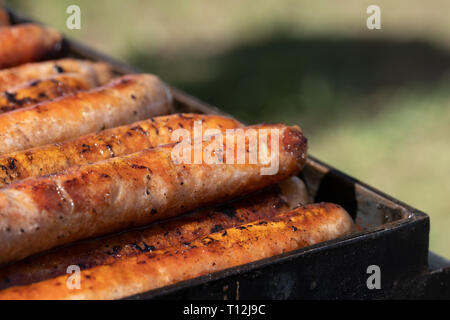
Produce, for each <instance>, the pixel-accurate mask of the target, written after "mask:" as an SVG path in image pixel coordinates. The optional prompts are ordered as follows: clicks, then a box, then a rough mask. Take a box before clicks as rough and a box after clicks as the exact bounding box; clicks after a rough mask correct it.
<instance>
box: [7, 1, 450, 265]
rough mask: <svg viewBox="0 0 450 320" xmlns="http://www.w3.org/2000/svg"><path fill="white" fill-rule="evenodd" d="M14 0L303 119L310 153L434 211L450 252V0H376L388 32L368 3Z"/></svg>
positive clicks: (99, 43) (198, 84)
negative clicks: (369, 24)
mask: <svg viewBox="0 0 450 320" xmlns="http://www.w3.org/2000/svg"><path fill="white" fill-rule="evenodd" d="M7 3H8V4H9V5H11V6H12V7H15V8H17V9H19V10H20V11H22V12H23V13H25V14H27V15H29V16H32V17H34V18H36V19H38V20H41V21H43V22H45V23H47V24H50V25H53V26H55V27H57V28H59V29H61V30H65V33H66V34H67V35H68V36H70V37H74V38H77V39H80V40H82V41H83V42H85V43H88V44H90V45H91V46H93V47H95V48H97V49H99V50H101V51H103V52H105V53H108V54H110V55H112V56H116V57H118V58H120V59H122V60H124V61H127V62H129V63H131V64H133V65H135V66H137V67H140V68H142V69H143V70H147V71H150V72H154V73H156V74H158V75H160V76H161V77H162V78H163V79H164V80H166V81H168V82H169V83H171V84H173V85H175V86H177V87H180V88H181V89H184V90H186V91H187V92H189V93H191V94H193V95H195V96H197V97H199V98H201V99H203V100H205V101H207V102H209V103H212V104H215V105H217V106H219V107H220V108H222V109H224V110H225V111H227V112H229V113H231V114H233V115H235V116H237V117H238V118H240V119H242V120H244V121H246V122H249V123H256V122H263V121H268V122H274V121H283V122H287V123H291V124H294V123H295V124H300V125H301V126H302V127H303V129H304V130H305V132H306V134H307V136H308V137H309V141H310V153H311V154H313V155H315V156H317V157H319V158H320V159H322V160H324V161H326V162H328V163H330V164H332V165H333V166H335V167H337V168H339V169H341V170H343V171H344V172H346V173H349V174H350V175H353V176H355V177H357V178H359V179H360V180H363V181H365V182H367V183H369V184H371V185H373V186H375V187H377V188H379V189H381V190H383V191H385V192H386V193H389V194H391V195H393V196H394V197H397V198H399V199H401V200H403V201H405V202H407V203H409V204H411V205H413V206H415V207H417V208H418V209H421V210H423V211H425V212H427V213H428V214H429V215H430V216H431V249H432V250H434V251H436V252H438V253H440V254H443V255H445V256H447V257H450V247H449V246H448V244H449V237H448V235H447V233H448V230H450V202H449V201H448V200H446V197H447V195H448V194H450V52H449V50H450V19H448V17H447V16H448V12H450V2H448V1H444V0H435V1H427V2H424V1H419V0H413V1H406V0H401V1H395V2H394V1H385V0H383V1H377V2H376V3H377V4H378V5H380V7H381V10H382V29H381V30H377V31H370V30H367V28H366V27H365V19H366V17H367V15H366V13H365V11H366V8H367V6H368V5H369V4H372V2H371V1H357V0H349V1H345V2H331V1H322V0H319V1H311V0H308V1H301V2H300V1H294V0H277V1H272V0H271V1H258V2H256V1H245V2H244V1H236V0H232V1H227V2H219V1H198V0H192V1H182V0H172V1H163V0H158V1H143V0H131V1H127V2H124V1H117V0H97V1H87V0H79V1H70V0H69V1H67V0H58V1H55V0H53V1H52V0H40V1H32V0H14V1H7ZM70 4H78V5H79V6H80V7H81V11H82V29H81V30H76V31H70V30H67V29H66V27H65V19H66V17H67V14H66V13H65V10H66V8H67V6H68V5H70Z"/></svg>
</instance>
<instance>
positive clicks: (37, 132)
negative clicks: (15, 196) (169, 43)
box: [0, 74, 172, 154]
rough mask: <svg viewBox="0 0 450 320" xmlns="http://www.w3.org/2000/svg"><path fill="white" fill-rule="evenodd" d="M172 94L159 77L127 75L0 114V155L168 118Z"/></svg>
mask: <svg viewBox="0 0 450 320" xmlns="http://www.w3.org/2000/svg"><path fill="white" fill-rule="evenodd" d="M171 105H172V100H171V95H170V91H169V89H168V88H167V86H166V85H165V84H163V83H162V82H161V81H160V80H159V79H158V78H157V77H155V76H153V75H148V74H139V75H128V76H124V77H121V78H118V79H116V80H113V81H111V82H110V83H109V84H107V85H105V86H102V87H98V88H95V89H92V90H90V91H83V92H77V93H74V94H72V95H68V96H65V97H62V98H59V99H56V100H53V101H50V102H44V103H41V104H37V105H34V106H31V107H28V108H25V109H19V110H16V111H13V112H8V113H4V114H1V115H0V128H2V131H1V132H0V154H2V153H6V152H12V151H20V150H24V149H29V148H32V147H37V146H41V145H45V144H49V143H54V142H60V141H64V140H68V139H71V138H75V137H79V136H81V135H84V134H87V133H91V132H96V131H100V130H103V129H107V128H111V127H115V126H119V125H124V124H128V123H132V122H135V121H137V120H142V119H145V118H149V117H152V116H156V115H161V114H166V113H169V112H170V110H171Z"/></svg>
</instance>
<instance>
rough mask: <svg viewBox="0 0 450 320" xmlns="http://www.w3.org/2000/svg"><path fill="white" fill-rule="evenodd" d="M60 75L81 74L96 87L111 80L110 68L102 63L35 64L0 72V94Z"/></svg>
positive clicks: (59, 62) (56, 61)
mask: <svg viewBox="0 0 450 320" xmlns="http://www.w3.org/2000/svg"><path fill="white" fill-rule="evenodd" d="M62 73H79V74H82V75H84V76H87V77H89V78H91V79H93V81H94V82H95V83H97V85H104V84H106V83H107V82H108V81H109V80H111V78H112V69H111V66H110V65H108V64H106V63H103V62H91V61H87V60H77V59H61V60H52V61H45V62H35V63H27V64H24V65H21V66H18V67H14V68H9V69H3V70H0V92H1V91H6V90H10V89H12V88H14V87H16V86H19V85H23V84H24V83H26V82H29V81H35V80H39V79H42V78H47V77H51V76H54V75H58V74H62Z"/></svg>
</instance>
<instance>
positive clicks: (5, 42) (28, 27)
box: [0, 23, 63, 69]
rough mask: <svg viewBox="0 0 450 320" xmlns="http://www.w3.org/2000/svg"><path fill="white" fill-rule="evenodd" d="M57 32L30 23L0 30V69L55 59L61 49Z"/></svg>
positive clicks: (60, 39)
mask: <svg viewBox="0 0 450 320" xmlns="http://www.w3.org/2000/svg"><path fill="white" fill-rule="evenodd" d="M62 39H63V38H62V35H61V33H59V31H57V30H55V29H53V28H49V27H44V26H40V25H37V24H32V23H24V24H19V25H14V26H8V27H2V28H0V69H3V68H8V67H13V66H17V65H19V64H22V63H27V62H33V61H40V60H44V59H46V58H47V59H48V58H52V57H55V56H56V55H58V53H59V52H60V51H61V48H62Z"/></svg>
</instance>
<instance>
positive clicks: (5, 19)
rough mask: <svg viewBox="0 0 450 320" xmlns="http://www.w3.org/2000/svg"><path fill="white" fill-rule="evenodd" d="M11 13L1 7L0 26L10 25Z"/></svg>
mask: <svg viewBox="0 0 450 320" xmlns="http://www.w3.org/2000/svg"><path fill="white" fill-rule="evenodd" d="M9 23H10V21H9V14H8V12H6V10H5V9H3V8H0V27H2V26H7V25H9Z"/></svg>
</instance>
